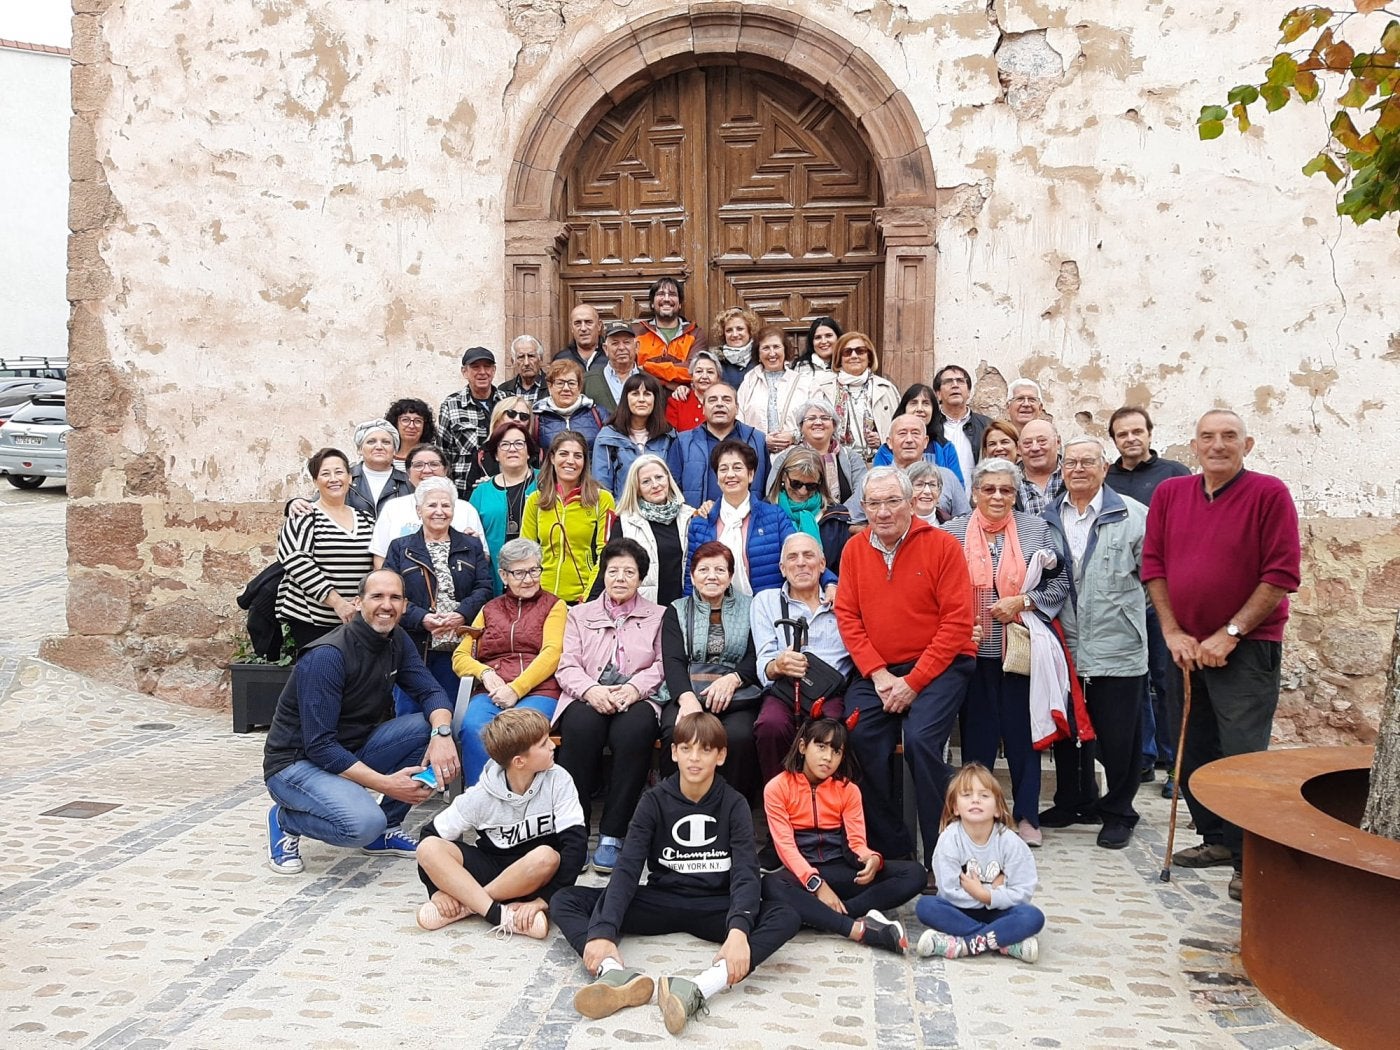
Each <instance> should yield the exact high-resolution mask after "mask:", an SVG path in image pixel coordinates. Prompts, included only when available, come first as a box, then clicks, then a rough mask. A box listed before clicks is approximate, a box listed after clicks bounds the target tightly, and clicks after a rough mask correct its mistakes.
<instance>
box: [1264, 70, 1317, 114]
mask: <svg viewBox="0 0 1400 1050" xmlns="http://www.w3.org/2000/svg"><path fill="white" fill-rule="evenodd" d="M1293 86H1294V88H1296V89H1297V91H1298V97H1299V98H1301V99H1302V100H1303V101H1304V102H1311V101H1312V100H1313V99H1315V98H1317V94H1318V84H1317V77H1315V76H1314V75H1313V74H1311V73H1306V72H1304V73H1299V74H1298V78H1297V80H1295V81H1294V83H1293ZM1277 108H1278V107H1277V106H1275V107H1274V109H1277ZM1271 112H1272V111H1271Z"/></svg>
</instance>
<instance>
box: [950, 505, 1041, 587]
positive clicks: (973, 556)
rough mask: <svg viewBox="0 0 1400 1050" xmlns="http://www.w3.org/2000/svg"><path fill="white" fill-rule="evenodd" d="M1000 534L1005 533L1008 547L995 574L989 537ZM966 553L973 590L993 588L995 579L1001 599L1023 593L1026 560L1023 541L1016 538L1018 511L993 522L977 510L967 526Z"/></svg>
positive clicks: (1002, 553) (1006, 546)
mask: <svg viewBox="0 0 1400 1050" xmlns="http://www.w3.org/2000/svg"><path fill="white" fill-rule="evenodd" d="M998 533H1005V535H1006V545H1005V547H1004V548H1003V549H1002V552H1001V560H1000V561H998V562H997V567H996V572H995V574H993V571H992V552H991V547H990V545H989V544H988V542H987V536H988V535H989V534H990V535H993V536H995V535H997V534H998ZM963 550H964V552H965V554H966V557H967V571H968V575H969V576H971V577H972V586H973V587H983V588H986V587H991V586H992V584H993V581H994V580H995V584H996V592H997V594H998V596H1000V597H1002V598H1008V597H1010V596H1011V595H1013V594H1020V593H1021V585H1022V584H1023V583H1025V580H1026V559H1025V558H1023V557H1022V556H1021V542H1020V540H1019V538H1018V537H1017V535H1016V516H1015V513H1014V512H1013V513H1011V514H1008V515H1007V516H1006V517H1004V518H1003V519H1002V520H1001V521H999V522H991V521H988V520H987V519H986V518H984V517H983V516H982V512H981V511H980V510H974V511H973V512H972V517H971V519H970V520H969V521H968V523H967V543H966V544H965V545H964V548H963Z"/></svg>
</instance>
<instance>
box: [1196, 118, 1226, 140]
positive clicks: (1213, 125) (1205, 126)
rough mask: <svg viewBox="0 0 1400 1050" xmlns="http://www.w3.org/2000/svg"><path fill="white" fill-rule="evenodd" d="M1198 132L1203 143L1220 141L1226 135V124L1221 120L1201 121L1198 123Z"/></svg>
mask: <svg viewBox="0 0 1400 1050" xmlns="http://www.w3.org/2000/svg"><path fill="white" fill-rule="evenodd" d="M1196 132H1197V134H1199V135H1200V136H1201V141H1202V142H1207V141H1209V140H1210V139H1218V138H1219V137H1220V136H1221V135H1223V134H1225V123H1224V121H1220V120H1201V121H1198V122H1197V123H1196Z"/></svg>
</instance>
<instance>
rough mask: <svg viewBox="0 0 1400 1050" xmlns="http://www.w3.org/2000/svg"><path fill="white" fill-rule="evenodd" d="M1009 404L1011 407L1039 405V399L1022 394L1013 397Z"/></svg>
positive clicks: (1031, 395)
mask: <svg viewBox="0 0 1400 1050" xmlns="http://www.w3.org/2000/svg"><path fill="white" fill-rule="evenodd" d="M1011 403H1012V404H1013V405H1038V404H1040V398H1038V397H1036V396H1035V395H1034V394H1022V395H1021V396H1020V397H1013V398H1012V399H1011Z"/></svg>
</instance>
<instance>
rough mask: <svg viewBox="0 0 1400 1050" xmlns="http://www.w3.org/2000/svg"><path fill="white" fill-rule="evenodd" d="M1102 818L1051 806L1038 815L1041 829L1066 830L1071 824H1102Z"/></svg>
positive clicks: (1093, 814)
mask: <svg viewBox="0 0 1400 1050" xmlns="http://www.w3.org/2000/svg"><path fill="white" fill-rule="evenodd" d="M1102 823H1103V817H1101V816H1099V815H1098V814H1097V813H1080V812H1077V811H1075V810H1072V809H1065V808H1064V807H1062V806H1051V807H1050V808H1049V809H1046V810H1042V811H1041V814H1040V826H1041V827H1042V828H1067V827H1069V826H1071V825H1072V824H1091V825H1093V824H1102Z"/></svg>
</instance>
